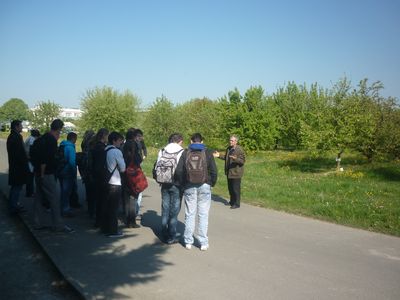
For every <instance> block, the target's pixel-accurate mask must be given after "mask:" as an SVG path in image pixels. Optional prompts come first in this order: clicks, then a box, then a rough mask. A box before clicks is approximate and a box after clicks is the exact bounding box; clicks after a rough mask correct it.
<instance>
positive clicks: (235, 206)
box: [231, 205, 240, 209]
mask: <svg viewBox="0 0 400 300" xmlns="http://www.w3.org/2000/svg"><path fill="white" fill-rule="evenodd" d="M239 207H240V206H239V205H232V206H231V209H236V208H239Z"/></svg>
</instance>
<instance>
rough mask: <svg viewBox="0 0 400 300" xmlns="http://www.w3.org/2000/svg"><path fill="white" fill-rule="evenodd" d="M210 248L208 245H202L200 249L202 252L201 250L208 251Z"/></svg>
mask: <svg viewBox="0 0 400 300" xmlns="http://www.w3.org/2000/svg"><path fill="white" fill-rule="evenodd" d="M208 248H209V246H208V245H202V246H201V247H200V250H201V251H207V250H208Z"/></svg>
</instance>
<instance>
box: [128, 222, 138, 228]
mask: <svg viewBox="0 0 400 300" xmlns="http://www.w3.org/2000/svg"><path fill="white" fill-rule="evenodd" d="M126 227H128V228H140V225H139V224H136V223H133V224H128V225H126Z"/></svg>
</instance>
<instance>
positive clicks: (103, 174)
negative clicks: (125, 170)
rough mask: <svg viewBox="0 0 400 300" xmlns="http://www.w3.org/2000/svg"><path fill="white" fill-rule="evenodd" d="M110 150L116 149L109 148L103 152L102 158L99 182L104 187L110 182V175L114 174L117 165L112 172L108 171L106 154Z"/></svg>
mask: <svg viewBox="0 0 400 300" xmlns="http://www.w3.org/2000/svg"><path fill="white" fill-rule="evenodd" d="M111 149H116V148H115V147H109V148H108V149H107V150H104V156H103V157H102V158H103V167H102V169H101V171H100V178H101V181H102V183H103V184H104V185H107V184H108V182H109V181H110V179H111V177H112V175H113V174H114V172H115V170H116V169H117V166H118V164H117V165H116V166H115V168H114V170H112V171H111V172H110V171H109V170H108V166H107V152H108V151H109V150H111Z"/></svg>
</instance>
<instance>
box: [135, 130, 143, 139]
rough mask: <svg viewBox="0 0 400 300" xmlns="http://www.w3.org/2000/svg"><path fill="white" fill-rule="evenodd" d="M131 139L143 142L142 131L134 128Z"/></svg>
mask: <svg viewBox="0 0 400 300" xmlns="http://www.w3.org/2000/svg"><path fill="white" fill-rule="evenodd" d="M133 138H134V139H135V141H142V140H143V131H142V130H140V129H139V128H136V129H135V130H134V131H133Z"/></svg>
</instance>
